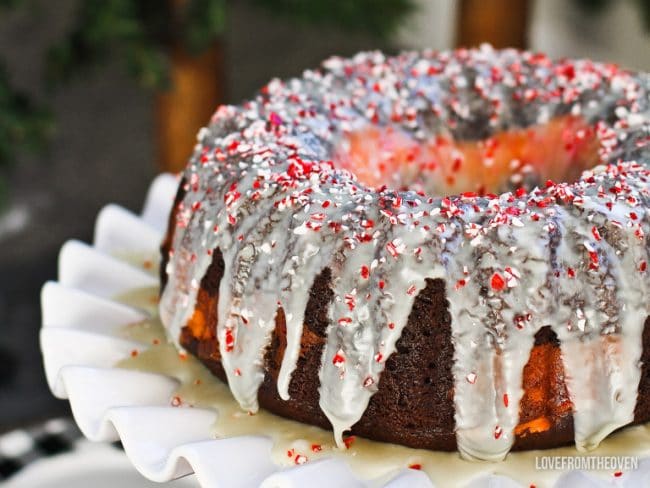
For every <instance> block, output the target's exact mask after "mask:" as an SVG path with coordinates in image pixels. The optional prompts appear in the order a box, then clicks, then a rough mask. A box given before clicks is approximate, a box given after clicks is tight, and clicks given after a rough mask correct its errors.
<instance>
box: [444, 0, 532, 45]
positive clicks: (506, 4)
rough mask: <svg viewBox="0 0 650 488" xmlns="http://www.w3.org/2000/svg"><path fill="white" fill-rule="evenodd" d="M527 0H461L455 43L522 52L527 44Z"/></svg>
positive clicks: (528, 8) (528, 3) (528, 6)
mask: <svg viewBox="0 0 650 488" xmlns="http://www.w3.org/2000/svg"><path fill="white" fill-rule="evenodd" d="M530 3H531V2H530V1H529V0H461V2H460V11H459V15H458V24H457V25H458V27H457V29H458V30H457V33H458V34H457V38H456V44H457V46H459V47H472V46H478V45H479V44H481V43H484V42H489V43H490V44H492V45H493V46H494V47H496V48H504V47H515V48H519V49H525V48H526V46H527V43H528V17H529V13H530V7H531V5H530Z"/></svg>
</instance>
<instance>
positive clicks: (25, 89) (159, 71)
mask: <svg viewBox="0 0 650 488" xmlns="http://www.w3.org/2000/svg"><path fill="white" fill-rule="evenodd" d="M482 42H491V43H493V44H494V45H495V46H497V47H505V46H513V47H519V48H530V49H532V50H539V51H544V52H546V53H548V54H550V55H551V56H552V57H563V56H569V57H590V58H594V59H597V60H605V61H612V62H615V63H617V64H619V65H621V66H623V67H627V68H631V69H637V70H650V0H543V1H542V0H537V1H534V0H310V1H301V0H248V1H245V0H239V1H230V0H166V1H163V0H57V1H56V2H52V1H49V0H0V405H1V407H0V433H1V432H3V431H7V430H9V429H12V428H15V427H17V426H22V425H28V424H32V423H34V422H36V421H38V420H41V419H45V418H49V417H52V416H55V415H65V414H66V412H67V408H68V407H67V403H66V402H60V401H56V400H55V399H54V398H53V397H52V396H51V395H50V393H49V391H48V390H47V387H46V385H45V380H44V377H43V373H42V368H41V358H40V352H39V349H38V329H39V327H40V312H39V291H40V288H41V286H42V284H43V283H44V282H45V281H46V280H49V279H55V278H56V257H57V253H58V250H59V248H60V246H61V245H62V243H63V242H64V241H65V240H67V239H69V238H73V237H74V238H78V239H82V240H86V241H89V240H90V239H91V238H92V229H93V223H94V218H95V216H96V214H97V212H98V211H99V209H100V208H101V207H102V206H104V205H105V204H107V203H109V202H116V203H119V204H120V205H122V206H125V207H127V208H129V209H131V210H134V211H139V210H140V207H141V204H142V202H143V198H144V192H145V191H146V188H147V186H148V184H149V182H150V181H151V179H152V178H153V176H154V175H155V174H156V173H158V172H160V171H176V170H179V169H180V168H182V166H183V165H184V164H185V161H186V160H187V158H188V157H189V155H190V152H191V148H192V145H193V141H194V137H195V134H196V132H197V131H198V129H199V128H200V127H201V126H202V125H203V124H204V123H206V122H207V120H208V118H209V116H210V114H211V113H212V112H213V111H214V109H215V108H216V106H217V105H218V104H219V103H224V102H227V103H237V102H239V101H240V100H242V99H244V98H248V97H251V96H252V95H253V94H254V93H255V90H256V89H257V88H258V87H260V86H262V85H263V84H264V83H266V82H267V81H268V80H269V79H270V78H272V77H290V76H297V75H300V73H301V72H302V70H303V69H305V68H308V67H316V66H317V65H318V64H319V62H320V61H321V60H323V59H324V58H326V57H328V56H330V55H333V54H337V55H344V56H345V55H351V54H353V53H355V52H356V51H359V50H363V49H376V48H378V49H383V50H385V51H387V52H397V51H399V50H401V49H412V48H434V49H448V48H453V47H455V46H461V45H462V46H472V45H478V44H480V43H482Z"/></svg>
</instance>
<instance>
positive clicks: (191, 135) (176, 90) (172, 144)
mask: <svg viewBox="0 0 650 488" xmlns="http://www.w3.org/2000/svg"><path fill="white" fill-rule="evenodd" d="M170 61H171V62H170V72H169V77H170V83H171V86H170V88H169V89H168V90H164V91H160V92H159V93H158V94H157V96H156V118H157V120H156V126H157V143H158V161H159V164H160V169H161V170H162V171H171V172H178V171H180V170H182V169H183V168H184V167H185V164H186V163H187V161H188V159H189V157H190V155H191V154H192V149H193V148H194V145H195V144H196V134H197V132H198V131H199V129H200V128H201V127H203V126H205V125H206V124H207V123H208V121H209V120H210V116H211V115H212V114H213V113H214V111H215V110H216V108H217V105H218V104H219V103H220V102H221V100H222V99H223V86H222V83H221V73H222V63H223V53H222V49H221V45H220V44H215V45H214V46H213V47H212V48H210V49H208V50H207V51H205V52H204V53H202V54H200V55H199V56H192V55H191V54H189V53H188V52H186V51H185V50H184V49H182V48H180V47H176V48H173V49H172V51H171V52H170Z"/></svg>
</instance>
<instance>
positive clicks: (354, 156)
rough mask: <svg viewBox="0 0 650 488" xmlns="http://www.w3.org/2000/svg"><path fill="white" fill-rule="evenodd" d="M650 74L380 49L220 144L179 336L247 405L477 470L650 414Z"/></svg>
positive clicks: (315, 77) (171, 265) (203, 202)
mask: <svg viewBox="0 0 650 488" xmlns="http://www.w3.org/2000/svg"><path fill="white" fill-rule="evenodd" d="M649 96H650V76H648V75H646V74H639V73H631V72H628V71H625V70H622V69H620V68H618V67H617V66H615V65H611V64H600V63H595V62H592V61H588V60H558V61H552V60H550V59H549V58H548V57H546V56H544V55H542V54H533V53H529V52H520V51H515V50H502V51H499V50H494V49H492V48H490V47H488V46H484V47H482V48H480V49H475V50H465V49H461V50H456V51H453V52H440V53H438V52H423V53H404V54H401V55H399V56H395V57H387V56H385V55H383V54H381V53H379V52H365V53H360V54H358V55H356V56H355V57H353V58H351V59H342V58H338V57H335V58H331V59H329V60H328V61H326V62H325V63H324V64H323V66H322V68H321V69H318V70H310V71H306V72H305V73H304V74H303V75H302V77H301V78H296V79H290V80H287V81H280V80H277V79H276V80H273V81H271V82H270V83H269V84H268V85H266V86H265V87H263V88H262V89H261V91H260V92H259V93H258V94H257V96H256V97H255V98H254V99H253V100H251V101H247V102H244V103H242V104H241V105H239V106H221V107H219V108H218V110H217V112H216V114H215V115H214V116H213V118H212V120H211V121H210V124H209V125H208V127H207V128H204V129H202V130H201V131H200V133H199V135H198V145H197V147H196V150H195V153H194V156H193V157H192V159H191V161H190V162H189V164H188V166H187V168H186V169H185V171H184V173H183V175H182V178H181V181H180V185H179V189H178V194H177V196H176V202H175V205H174V208H173V211H172V214H171V216H170V220H169V230H168V233H167V236H166V238H165V241H164V243H163V244H162V265H161V282H162V286H163V291H162V295H161V303H160V311H161V317H162V320H163V323H164V325H165V327H166V329H167V331H168V333H169V336H170V338H171V339H172V340H173V341H175V342H176V343H177V344H178V345H179V346H181V347H183V348H185V349H187V350H188V351H190V352H191V353H192V354H194V355H195V356H197V357H198V358H199V359H200V360H201V361H202V362H203V363H204V364H205V365H206V366H207V367H208V368H210V370H211V371H212V372H213V373H214V374H215V375H216V376H218V377H219V378H221V379H222V380H223V381H226V382H227V383H228V384H229V387H230V390H231V391H232V394H233V396H234V397H235V399H236V400H237V401H238V402H239V403H240V405H241V407H242V408H243V409H245V410H248V411H250V412H255V411H256V410H257V409H258V407H259V405H261V406H262V407H264V408H266V409H268V410H270V411H271V412H274V413H276V414H278V415H281V416H285V417H289V418H292V419H295V420H297V421H300V422H304V423H309V424H315V425H319V426H322V427H324V428H332V429H333V431H334V435H335V438H336V440H337V442H338V443H339V444H341V443H343V442H344V439H343V436H344V433H354V434H358V435H361V436H364V437H368V438H371V439H375V440H381V441H387V442H393V443H399V444H403V445H406V446H411V447H417V448H426V449H433V450H456V449H457V450H458V451H460V453H461V455H463V456H464V457H467V458H476V459H486V460H499V459H502V458H503V457H504V456H505V455H506V454H507V453H508V451H509V450H511V449H538V448H547V447H555V446H560V445H565V444H567V443H571V442H575V444H576V446H577V448H578V449H580V450H587V449H591V448H593V447H595V446H597V445H598V443H599V442H600V441H601V440H602V439H603V438H605V437H606V436H607V435H608V434H610V433H611V432H613V431H614V430H616V429H619V428H621V427H623V426H625V425H628V424H632V423H640V422H646V421H648V420H650V368H649V360H650V325H649V324H650V322H649V321H648V316H649V315H650V314H649V310H648V308H649V305H650V300H649V298H650V276H649V273H650V272H649V271H648V270H647V262H648V259H649V245H650V243H649V240H648V232H649V230H650V229H649V225H650V216H649V215H648V207H649V205H650V193H649V188H650V183H649V182H650V172H649V170H648V168H647V165H648V163H649V162H650V100H649Z"/></svg>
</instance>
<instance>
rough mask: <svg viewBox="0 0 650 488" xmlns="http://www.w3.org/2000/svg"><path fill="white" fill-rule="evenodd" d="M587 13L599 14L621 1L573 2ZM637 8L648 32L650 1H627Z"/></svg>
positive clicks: (584, 0) (595, 0)
mask: <svg viewBox="0 0 650 488" xmlns="http://www.w3.org/2000/svg"><path fill="white" fill-rule="evenodd" d="M574 1H575V2H576V3H577V4H578V5H580V6H581V7H582V8H583V9H584V10H586V11H588V12H594V13H601V12H603V11H604V10H605V9H606V8H607V7H609V6H610V5H611V4H612V3H614V2H620V1H622V0H574ZM629 1H631V2H633V3H635V4H636V5H637V7H638V10H639V14H640V16H641V20H642V22H643V25H644V27H645V29H646V30H648V31H650V0H629Z"/></svg>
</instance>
